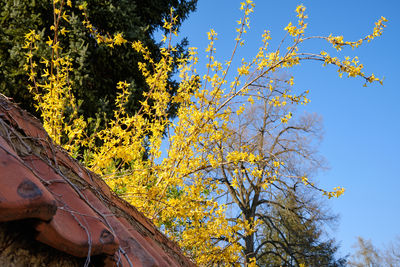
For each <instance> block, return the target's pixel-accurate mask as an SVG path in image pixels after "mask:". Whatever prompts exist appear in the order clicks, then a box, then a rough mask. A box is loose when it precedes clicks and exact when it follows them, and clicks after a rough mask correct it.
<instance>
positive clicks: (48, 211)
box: [0, 94, 194, 266]
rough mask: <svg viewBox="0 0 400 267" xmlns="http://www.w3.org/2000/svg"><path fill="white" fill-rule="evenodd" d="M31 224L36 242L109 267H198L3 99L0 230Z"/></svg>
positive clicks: (37, 124) (36, 122)
mask: <svg viewBox="0 0 400 267" xmlns="http://www.w3.org/2000/svg"><path fill="white" fill-rule="evenodd" d="M21 219H33V220H30V221H32V222H34V223H32V227H34V228H35V230H36V231H37V235H36V237H35V238H36V240H38V241H40V242H42V243H44V244H46V245H49V246H51V247H53V248H55V249H57V250H59V251H63V252H65V253H67V254H70V255H72V256H75V257H80V258H85V257H86V258H89V259H90V257H91V256H95V255H106V256H105V257H103V259H104V263H103V264H104V265H105V266H194V264H193V262H191V261H190V260H189V259H188V258H186V257H185V256H184V255H183V253H182V252H181V250H180V248H179V247H178V246H177V245H176V244H175V243H174V242H172V241H170V240H169V239H168V238H167V237H165V236H164V235H163V234H162V233H161V232H160V231H158V230H157V229H156V227H155V226H154V225H153V224H152V222H151V221H150V220H149V219H147V218H146V217H145V216H143V215H142V214H141V213H140V212H139V211H138V210H137V209H136V208H135V207H133V206H131V205H130V204H129V203H127V202H126V201H124V200H122V199H121V198H119V197H118V196H116V195H115V194H114V193H113V192H112V191H111V190H110V188H109V187H108V186H107V185H106V184H105V182H104V181H103V180H102V179H101V178H100V177H98V176H97V175H96V174H94V173H92V172H90V171H88V170H87V169H85V168H84V167H82V166H81V165H80V164H79V163H78V162H77V161H76V160H75V159H73V158H72V157H70V156H69V155H68V153H67V152H66V151H65V150H63V149H62V148H60V147H57V146H55V145H54V144H53V143H52V141H51V139H50V138H49V136H48V135H47V133H46V132H45V130H44V129H43V127H42V125H41V123H40V122H39V120H37V119H36V118H34V117H33V116H31V115H30V114H29V113H27V112H26V111H24V110H22V109H20V108H19V107H18V106H17V105H16V104H13V103H12V102H10V101H9V100H8V99H7V98H6V97H4V96H3V95H1V94H0V222H10V221H16V220H21Z"/></svg>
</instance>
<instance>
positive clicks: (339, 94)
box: [180, 0, 400, 255]
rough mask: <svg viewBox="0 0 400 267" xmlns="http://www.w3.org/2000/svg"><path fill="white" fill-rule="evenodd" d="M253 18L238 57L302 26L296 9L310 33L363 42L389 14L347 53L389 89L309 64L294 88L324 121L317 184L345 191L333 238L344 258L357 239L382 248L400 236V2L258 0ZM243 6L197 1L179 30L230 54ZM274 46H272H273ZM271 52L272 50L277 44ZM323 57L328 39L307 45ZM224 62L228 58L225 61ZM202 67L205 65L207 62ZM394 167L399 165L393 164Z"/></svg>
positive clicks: (335, 204) (335, 206)
mask: <svg viewBox="0 0 400 267" xmlns="http://www.w3.org/2000/svg"><path fill="white" fill-rule="evenodd" d="M255 3H256V7H255V13H253V15H252V16H251V31H250V32H249V34H247V35H246V37H245V38H246V44H247V46H246V47H245V48H244V49H242V51H241V52H240V53H241V54H240V57H242V56H243V57H245V58H247V59H250V58H252V57H253V56H254V55H255V53H256V51H257V49H258V47H259V45H260V44H261V39H260V36H261V34H262V32H263V30H264V29H267V30H270V31H271V35H272V38H273V40H274V41H275V47H276V45H277V42H279V41H280V40H281V38H282V36H283V34H284V32H283V28H284V27H285V26H286V25H287V24H288V22H289V21H292V22H294V23H295V22H297V18H296V17H295V13H294V10H295V8H296V5H297V4H300V3H303V4H304V5H305V6H306V8H307V10H306V13H307V14H308V16H309V19H308V23H309V27H308V33H309V35H329V34H330V33H332V34H333V35H343V36H344V38H345V39H348V40H358V39H359V38H361V37H363V36H365V35H367V34H370V33H371V31H372V28H373V26H374V22H375V21H377V20H378V19H379V18H380V17H381V16H385V17H386V18H387V19H388V20H389V22H388V23H387V24H388V27H387V28H385V30H384V34H383V35H382V36H381V37H379V38H378V39H375V40H374V41H373V42H371V43H369V44H367V45H365V46H363V47H362V48H360V49H356V50H351V48H348V49H344V50H342V53H341V54H342V55H343V56H344V55H349V56H355V55H357V56H358V57H359V59H360V62H361V63H363V64H364V66H365V72H366V74H369V73H371V72H372V73H374V74H375V75H376V76H378V77H383V76H384V77H385V81H384V85H383V86H380V85H379V84H377V85H369V86H368V87H366V88H365V87H363V86H362V85H363V83H364V81H363V80H361V79H359V78H358V79H354V78H353V79H348V78H342V79H340V78H339V77H338V75H337V73H336V69H335V68H334V67H322V66H321V64H320V63H318V62H308V63H305V64H303V65H302V66H301V67H300V68H296V69H294V70H293V71H291V72H290V74H293V75H294V77H295V86H296V87H297V88H299V89H301V90H303V89H304V90H306V89H309V90H310V98H311V101H312V102H311V104H309V105H308V106H307V111H308V112H317V113H318V114H320V115H322V117H323V119H324V130H325V137H324V140H323V142H322V144H321V147H320V151H321V153H322V155H324V156H325V157H326V159H327V160H328V162H329V166H330V169H329V170H327V171H324V172H322V173H319V174H318V176H317V179H318V180H319V181H320V185H322V186H323V187H325V188H326V189H331V188H332V187H334V186H337V185H340V186H343V187H345V188H346V192H345V194H344V195H343V196H342V197H340V198H339V199H331V200H329V201H327V202H328V205H330V206H331V208H332V211H333V212H334V213H337V214H339V215H340V224H339V227H338V228H337V229H336V231H335V232H334V233H333V236H334V237H335V238H336V240H337V241H340V242H341V246H342V248H341V253H342V254H343V255H345V254H347V253H349V252H351V251H352V248H351V247H352V244H354V243H355V241H356V237H357V236H362V237H364V238H367V239H371V240H372V241H373V243H374V244H375V245H377V246H378V247H380V246H382V245H383V244H385V243H388V242H389V241H392V240H394V238H395V236H396V235H400V223H399V221H400V208H399V204H400V179H399V178H400V175H399V172H398V171H397V167H398V166H399V158H400V157H399V151H400V140H399V135H400V124H399V118H400V105H399V101H400V90H399V89H400V88H399V86H398V84H399V83H398V79H399V78H400V67H399V66H398V65H397V64H398V62H400V56H399V52H398V48H399V44H400V38H399V35H400V16H399V14H398V12H399V10H400V1H398V0H381V1H372V0H346V1H344V0H336V1H331V0H313V1H312V0H304V1H296V0H279V1H278V0H258V1H257V0H256V1H255ZM239 6H240V1H237V0H199V3H198V8H197V11H196V12H195V13H192V14H191V15H190V16H189V18H188V20H187V21H186V22H185V23H184V25H183V26H182V28H181V33H180V36H187V37H188V39H189V42H190V46H195V47H198V48H199V51H204V49H205V47H206V45H207V35H206V32H207V31H209V29H211V28H213V29H215V31H217V32H218V37H219V40H218V41H217V43H216V46H217V55H219V57H218V59H219V60H222V59H225V58H226V57H227V55H230V53H231V51H232V49H233V39H234V35H235V30H234V29H235V26H236V22H235V21H236V20H238V19H239V18H240V17H241V13H240V11H239ZM273 44H274V43H273ZM272 47H274V46H272ZM307 47H308V48H309V49H311V50H313V51H315V52H317V53H319V52H320V51H321V50H325V51H328V52H332V53H334V50H333V48H331V46H329V45H328V44H327V43H326V42H323V41H316V42H314V44H311V45H310V46H307ZM226 59H227V58H226ZM203 62H205V61H203ZM396 162H397V163H396Z"/></svg>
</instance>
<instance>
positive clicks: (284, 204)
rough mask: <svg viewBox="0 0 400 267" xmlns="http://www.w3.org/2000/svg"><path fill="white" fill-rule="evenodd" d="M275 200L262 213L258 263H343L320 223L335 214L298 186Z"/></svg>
mask: <svg viewBox="0 0 400 267" xmlns="http://www.w3.org/2000/svg"><path fill="white" fill-rule="evenodd" d="M293 188H294V189H295V188H296V187H293ZM297 189H300V188H297ZM276 200H277V202H276V203H275V204H273V205H270V206H269V208H268V209H267V210H265V214H264V216H263V222H264V232H263V234H264V238H263V241H262V242H263V243H264V244H263V246H262V250H261V251H259V252H258V254H257V258H258V259H259V263H260V264H261V265H262V266H300V264H304V266H310V267H314V266H315V267H319V266H326V267H328V266H329V267H339V266H346V259H345V258H337V257H336V251H337V249H338V246H337V245H336V244H335V241H334V239H330V238H327V237H326V235H324V231H323V224H329V223H333V222H334V221H335V220H336V217H335V216H331V215H329V213H328V212H327V211H325V210H323V205H322V204H321V202H317V201H316V199H314V198H312V197H311V198H310V197H307V196H305V195H304V194H302V193H300V192H299V191H298V190H291V191H286V192H283V193H282V194H281V195H280V196H279V197H278V198H277V199H276Z"/></svg>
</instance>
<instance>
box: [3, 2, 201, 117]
mask: <svg viewBox="0 0 400 267" xmlns="http://www.w3.org/2000/svg"><path fill="white" fill-rule="evenodd" d="M196 3H197V0H185V1H178V0H156V1H136V0H101V1H93V0H90V1H88V3H87V13H88V16H89V18H90V20H91V21H92V22H93V24H94V25H96V28H97V29H98V30H99V31H100V32H101V33H103V34H110V35H113V34H114V33H116V32H123V33H124V36H125V37H126V38H128V39H129V40H140V41H141V42H142V43H144V44H145V45H146V46H147V47H148V48H149V50H150V52H151V54H152V56H153V57H154V58H155V59H159V58H160V57H161V54H160V44H159V43H158V42H157V41H156V40H155V39H154V36H153V34H154V33H155V31H157V30H160V29H162V26H163V23H164V22H163V19H164V18H166V17H167V16H168V14H169V11H170V8H171V7H173V8H174V9H175V10H176V11H175V13H176V15H178V18H179V19H178V20H177V22H176V26H177V27H179V25H180V24H181V23H182V21H183V20H185V19H186V18H187V16H188V14H189V13H190V12H192V11H194V10H195V7H196ZM80 14H81V12H80V10H79V9H78V8H77V7H76V6H74V7H73V8H72V12H71V13H70V15H71V17H70V18H69V21H70V23H68V25H67V26H66V30H68V31H69V32H68V34H67V35H65V36H63V38H61V39H62V40H61V44H60V46H61V47H62V48H63V50H62V51H61V52H62V54H64V55H68V56H69V57H71V58H72V59H73V73H71V74H70V75H71V79H72V82H73V93H74V95H75V97H76V98H77V99H79V100H83V101H82V103H81V106H80V111H81V112H83V113H84V115H85V117H93V118H95V117H98V118H102V119H103V121H104V118H103V116H104V115H103V113H105V114H106V116H107V117H108V118H110V117H112V110H114V108H115V106H114V103H115V97H116V94H117V92H116V91H115V85H116V84H117V82H118V81H127V82H130V84H131V86H130V88H129V90H130V91H131V97H130V102H129V104H128V106H127V110H128V111H129V112H134V111H135V110H138V109H139V108H140V103H139V101H140V100H143V99H142V98H143V96H142V92H143V91H145V90H148V86H147V84H146V82H145V80H144V78H143V76H142V74H141V72H140V71H139V69H138V64H137V63H138V61H139V60H140V59H141V57H140V55H139V54H138V53H137V52H135V51H134V50H133V49H131V48H130V47H127V46H118V47H115V48H114V49H108V48H107V47H106V46H100V45H98V44H97V43H96V40H95V39H94V38H93V36H92V35H91V34H90V33H89V31H88V30H87V29H85V27H84V26H83V25H82V20H83V18H82V16H81V15H80ZM51 25H53V10H52V6H51V5H50V4H49V2H48V1H44V0H29V1H28V0H24V1H14V0H4V1H1V3H0V92H2V93H4V94H6V95H8V96H11V97H13V98H14V100H15V101H16V102H18V103H20V105H21V106H22V107H23V108H25V109H27V110H28V111H30V112H32V113H34V114H35V115H37V116H38V117H39V116H40V114H39V113H38V112H37V111H36V109H35V108H34V102H33V100H32V97H31V95H30V93H29V92H28V90H27V84H28V80H27V78H26V73H25V72H24V71H23V65H24V64H25V58H24V53H25V51H24V50H23V49H22V46H23V44H24V35H25V34H26V33H27V32H29V31H30V30H36V31H37V32H39V33H40V35H41V36H42V37H43V36H52V32H50V30H49V29H50V27H51ZM45 41H46V39H44V38H43V39H42V41H41V43H40V44H39V48H40V49H39V50H38V51H37V53H38V57H39V58H40V57H44V58H49V54H50V49H49V48H48V47H47V48H46V45H45V44H44V42H45ZM186 45H187V41H186V39H183V40H182V41H181V43H180V44H179V45H178V49H177V51H176V54H175V56H176V55H178V54H180V53H181V52H183V51H184V48H185V46H186ZM174 67H175V66H174ZM169 82H170V91H171V93H172V94H173V93H174V92H175V91H176V89H177V85H176V83H175V82H173V81H172V80H170V81H169ZM171 112H172V113H173V110H170V113H171Z"/></svg>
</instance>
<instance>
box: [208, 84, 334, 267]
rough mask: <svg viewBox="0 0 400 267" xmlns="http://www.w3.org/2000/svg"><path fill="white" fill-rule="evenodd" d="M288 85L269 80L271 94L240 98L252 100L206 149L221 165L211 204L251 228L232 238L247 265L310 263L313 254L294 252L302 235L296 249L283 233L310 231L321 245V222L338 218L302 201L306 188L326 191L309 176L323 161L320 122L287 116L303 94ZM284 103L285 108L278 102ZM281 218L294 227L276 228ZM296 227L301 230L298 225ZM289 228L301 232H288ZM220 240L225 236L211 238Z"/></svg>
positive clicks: (311, 117)
mask: <svg viewBox="0 0 400 267" xmlns="http://www.w3.org/2000/svg"><path fill="white" fill-rule="evenodd" d="M268 80H269V79H268ZM286 82H287V80H285V79H274V83H273V84H271V83H269V84H267V86H268V87H269V88H271V89H270V90H264V92H265V93H264V94H263V95H260V94H258V95H244V96H243V97H244V98H248V97H251V98H255V99H257V100H256V101H255V102H254V104H252V105H251V107H249V108H247V109H246V110H245V111H244V112H245V114H244V115H245V116H238V118H237V120H235V121H237V123H236V124H234V125H232V126H231V127H230V128H229V131H226V132H227V133H228V134H227V136H226V137H225V139H224V141H221V142H219V143H215V144H214V147H212V148H209V149H208V151H213V153H217V154H218V157H220V158H221V159H222V161H223V162H225V164H222V165H221V166H220V168H217V169H212V170H209V171H208V172H207V175H210V174H211V176H212V177H214V180H215V183H216V184H218V186H219V187H220V189H221V191H222V192H224V193H223V194H220V195H218V196H216V198H218V199H219V201H220V203H221V204H224V205H226V206H227V207H228V208H227V209H228V210H227V213H228V214H229V216H230V218H231V221H232V224H235V223H238V222H242V223H245V224H248V226H249V227H248V230H243V231H241V232H239V233H237V234H238V236H239V238H240V240H239V242H240V243H241V244H242V246H243V258H244V259H245V262H244V263H245V264H246V263H249V262H250V261H251V259H252V258H255V259H257V262H261V261H262V259H264V260H265V258H266V256H267V255H273V256H274V257H280V258H281V260H282V261H281V262H282V263H283V264H284V265H285V266H286V265H287V266H292V265H296V266H298V265H299V264H300V263H302V262H304V261H305V260H306V259H309V260H310V259H311V256H312V255H311V254H312V253H311V254H310V253H309V254H307V253H306V252H305V251H304V250H303V251H300V250H299V249H298V248H300V247H301V246H302V245H305V244H302V243H301V242H303V243H304V242H307V240H304V238H305V237H304V238H303V240H302V241H301V242H300V239H297V240H296V242H300V243H293V242H294V241H293V240H294V239H293V238H291V237H290V236H288V233H289V234H290V235H292V234H297V233H298V234H301V233H299V231H309V237H310V236H311V232H312V234H313V238H314V240H313V242H314V243H312V245H315V247H316V246H318V245H321V244H322V243H321V242H319V239H320V237H321V236H322V232H321V230H320V229H319V228H318V226H319V224H320V223H323V222H333V221H334V219H335V218H334V216H328V215H326V214H327V213H325V212H324V210H323V209H322V208H320V207H318V205H316V201H315V198H314V197H315V196H313V197H309V196H307V195H306V194H305V190H304V189H305V188H306V187H308V188H307V189H309V187H311V188H313V189H315V190H316V191H323V190H321V189H319V188H318V187H317V186H316V185H315V184H314V183H312V182H311V180H310V178H309V177H310V175H312V174H314V173H315V172H316V171H318V170H319V169H321V168H323V167H324V160H323V158H322V157H321V156H319V154H318V153H317V149H316V147H317V145H318V143H319V140H320V139H321V136H322V130H321V118H320V117H319V116H317V115H315V114H305V115H303V116H301V117H299V118H292V111H293V110H294V106H295V105H294V104H299V102H300V101H301V97H302V96H301V95H300V96H295V95H289V93H288V91H287V90H286V89H285V86H284V85H285V84H286ZM270 84H271V86H269V85H270ZM253 86H265V85H263V84H254V85H253ZM267 86H265V87H267ZM268 87H267V88H268ZM250 91H251V90H250ZM276 97H281V99H280V101H279V104H277V102H276V101H274V100H275V99H276ZM282 97H285V99H287V102H285V101H282ZM237 105H241V103H237ZM234 153H236V154H235V155H232V154H234ZM237 153H241V155H237ZM308 192H309V190H308ZM308 194H310V193H308ZM282 213H286V215H283V214H282ZM289 215H290V216H289ZM282 218H285V220H297V221H296V222H295V223H294V224H292V225H281V224H282ZM301 224H304V225H302V226H301V227H300V225H301ZM293 226H299V227H298V229H288V228H287V227H293ZM308 228H309V229H308ZM270 234H271V235H274V236H275V237H276V238H272V236H269V235H270ZM224 241H226V240H224V238H220V239H218V240H216V242H224ZM325 245H326V244H325ZM304 247H305V246H304ZM308 247H310V244H309V246H308ZM315 247H314V249H315ZM328 250H329V251H331V252H332V254H333V253H334V251H336V247H335V246H333V245H332V246H331V247H327V248H326V249H325V251H328ZM321 251H322V249H321V250H320V252H321ZM264 262H265V261H264Z"/></svg>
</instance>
